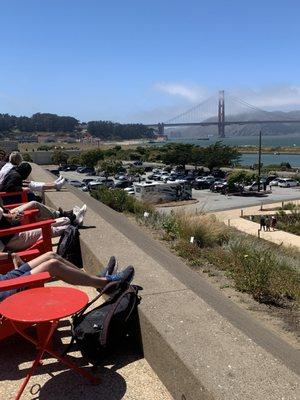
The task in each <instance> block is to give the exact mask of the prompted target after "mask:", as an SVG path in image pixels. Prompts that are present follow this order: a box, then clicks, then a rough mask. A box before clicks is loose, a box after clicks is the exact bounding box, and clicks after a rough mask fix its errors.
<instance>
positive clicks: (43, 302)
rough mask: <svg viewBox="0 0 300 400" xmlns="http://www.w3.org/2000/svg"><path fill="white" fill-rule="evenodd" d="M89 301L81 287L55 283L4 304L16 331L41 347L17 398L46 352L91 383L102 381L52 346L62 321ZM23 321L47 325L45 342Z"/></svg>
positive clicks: (1, 306)
mask: <svg viewBox="0 0 300 400" xmlns="http://www.w3.org/2000/svg"><path fill="white" fill-rule="evenodd" d="M87 302H88V296H87V295H86V293H84V292H82V291H81V290H78V289H75V288H69V287H55V286H52V287H40V288H34V289H29V290H24V291H22V292H19V293H16V294H14V295H12V296H10V297H8V298H7V299H5V300H4V301H2V302H1V303H0V314H2V315H4V316H5V317H6V318H8V319H9V320H10V321H11V323H12V325H13V326H14V328H15V329H16V331H17V332H19V333H20V335H22V336H23V337H24V338H25V339H27V340H29V341H30V342H32V343H33V344H35V345H36V347H37V349H38V352H37V355H36V358H35V360H34V362H33V364H32V366H31V368H30V370H29V372H28V374H27V376H26V378H25V380H24V382H23V383H22V385H21V387H20V389H19V391H18V393H17V396H16V400H17V399H19V398H20V397H21V395H22V393H23V391H24V389H25V387H26V385H27V383H28V381H29V379H30V377H31V376H32V375H33V373H34V370H35V368H36V367H37V365H38V364H39V363H40V361H41V359H42V357H43V354H44V353H45V352H47V353H49V354H51V355H52V356H53V357H55V358H57V359H58V360H59V361H61V362H62V363H64V364H66V365H67V366H68V367H69V368H72V369H73V370H75V371H76V372H78V373H79V374H80V375H82V376H83V377H85V378H86V379H88V380H89V381H90V382H92V383H98V382H99V379H97V378H95V377H94V376H93V375H91V374H89V373H88V372H87V371H85V370H84V369H81V368H79V367H77V366H76V365H75V364H73V363H72V362H70V361H69V360H68V359H67V358H66V357H62V356H61V355H60V354H59V353H57V352H56V351H54V350H53V349H52V348H51V347H50V346H49V343H50V342H51V338H52V335H53V334H54V332H55V330H56V328H57V325H58V323H59V320H60V319H62V318H65V317H68V316H70V315H72V314H74V313H76V312H78V311H79V310H81V309H82V308H83V307H84V306H85V305H86V304H87ZM22 323H26V324H28V323H32V324H38V325H40V324H44V326H45V330H46V334H45V336H44V339H43V340H42V341H41V340H37V339H36V338H34V337H33V336H31V335H29V334H27V333H26V332H24V331H22V330H21V329H20V324H22Z"/></svg>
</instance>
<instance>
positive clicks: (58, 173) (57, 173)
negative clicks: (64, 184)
mask: <svg viewBox="0 0 300 400" xmlns="http://www.w3.org/2000/svg"><path fill="white" fill-rule="evenodd" d="M48 171H49V172H51V174H53V175H56V176H59V175H60V171H59V169H48Z"/></svg>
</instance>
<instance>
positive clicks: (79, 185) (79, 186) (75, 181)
mask: <svg viewBox="0 0 300 400" xmlns="http://www.w3.org/2000/svg"><path fill="white" fill-rule="evenodd" d="M68 183H69V184H70V185H72V186H74V187H77V188H81V187H83V186H84V183H82V182H80V181H77V180H76V179H71V180H69V181H68Z"/></svg>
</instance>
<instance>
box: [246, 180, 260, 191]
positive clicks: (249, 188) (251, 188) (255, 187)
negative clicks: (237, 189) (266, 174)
mask: <svg viewBox="0 0 300 400" xmlns="http://www.w3.org/2000/svg"><path fill="white" fill-rule="evenodd" d="M260 189H263V184H262V183H261V184H260ZM244 191H245V192H256V191H258V183H257V182H253V183H251V185H246V186H244Z"/></svg>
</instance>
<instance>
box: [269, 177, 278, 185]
mask: <svg viewBox="0 0 300 400" xmlns="http://www.w3.org/2000/svg"><path fill="white" fill-rule="evenodd" d="M279 181H280V178H275V179H273V180H272V181H271V182H269V185H270V186H278V182H279Z"/></svg>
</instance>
